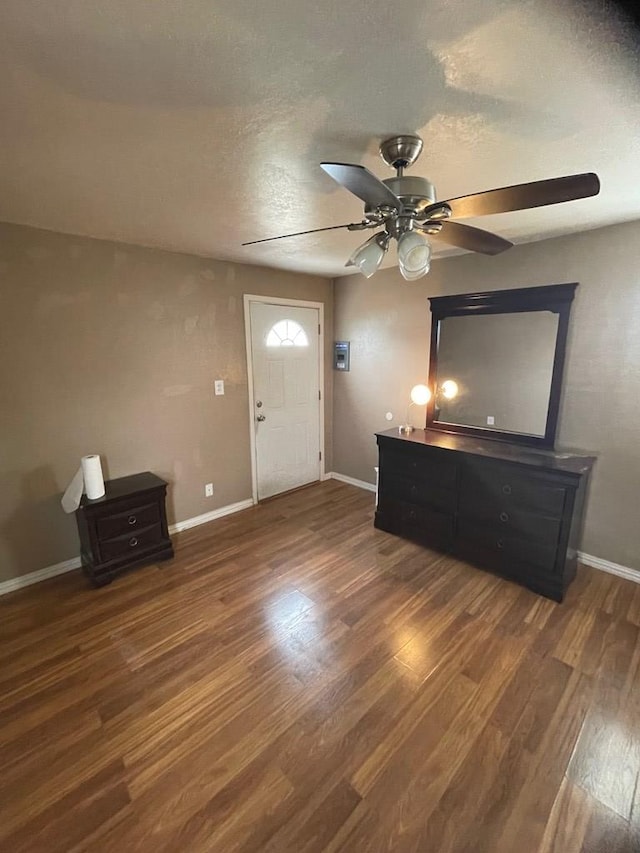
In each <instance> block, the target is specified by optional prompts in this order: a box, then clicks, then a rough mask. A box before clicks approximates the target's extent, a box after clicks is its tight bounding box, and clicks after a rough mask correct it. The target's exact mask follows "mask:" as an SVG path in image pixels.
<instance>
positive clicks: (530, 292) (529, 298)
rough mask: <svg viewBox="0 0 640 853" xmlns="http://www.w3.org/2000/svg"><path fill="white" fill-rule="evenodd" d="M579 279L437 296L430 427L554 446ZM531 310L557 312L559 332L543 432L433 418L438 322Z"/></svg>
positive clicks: (431, 358)
mask: <svg viewBox="0 0 640 853" xmlns="http://www.w3.org/2000/svg"><path fill="white" fill-rule="evenodd" d="M577 286H578V284H577V282H572V283H569V284H550V285H544V286H542V287H523V288H518V289H514V290H490V291H487V292H485V293H463V294H460V295H459V296H436V297H432V298H431V299H429V302H430V303H431V348H430V353H429V387H430V388H431V391H432V392H433V393H432V396H431V400H430V401H429V404H428V406H427V429H433V430H439V431H440V432H449V433H456V434H459V435H473V436H476V437H477V438H489V439H493V440H494V441H509V442H511V443H514V444H527V445H530V446H537V447H544V448H553V446H554V443H555V439H556V429H557V425H558V409H559V407H560V391H561V388H562V373H563V369H564V359H565V351H566V346H567V330H568V328H569V314H570V311H571V303H572V302H573V297H574V295H575V290H576V287H577ZM530 311H551V312H553V313H554V314H557V315H558V333H557V336H556V348H555V355H554V360H553V373H552V377H551V390H550V394H549V405H548V408H547V421H546V428H545V434H544V435H543V436H537V435H525V434H522V433H513V432H503V431H500V430H493V429H485V428H483V427H475V426H464V425H462V424H449V423H444V422H439V421H436V420H434V418H435V400H436V394H435V388H436V384H437V377H438V334H439V324H440V321H441V320H444V319H445V318H446V317H462V316H469V315H474V314H476V315H479V314H515V313H523V312H530Z"/></svg>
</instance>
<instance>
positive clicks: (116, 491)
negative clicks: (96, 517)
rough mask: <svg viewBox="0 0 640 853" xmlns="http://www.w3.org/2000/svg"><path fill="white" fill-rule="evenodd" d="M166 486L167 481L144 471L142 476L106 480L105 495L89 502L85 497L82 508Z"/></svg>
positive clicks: (131, 475) (84, 496)
mask: <svg viewBox="0 0 640 853" xmlns="http://www.w3.org/2000/svg"><path fill="white" fill-rule="evenodd" d="M166 485H167V483H166V480H163V479H162V478H161V477H158V476H157V475H156V474H152V473H151V471H144V472H142V473H141V474H130V475H129V476H128V477H118V478H117V479H116V480H105V483H104V495H103V496H102V497H101V498H96V499H95V500H93V501H92V500H89V498H88V497H87V496H86V495H83V496H82V500H81V501H80V507H81V508H84V507H92V506H100V505H102V504H106V503H109V502H110V501H115V500H120V499H121V498H126V497H129V496H130V495H135V494H137V493H138V492H146V491H149V490H150V489H157V488H160V487H161V486H166Z"/></svg>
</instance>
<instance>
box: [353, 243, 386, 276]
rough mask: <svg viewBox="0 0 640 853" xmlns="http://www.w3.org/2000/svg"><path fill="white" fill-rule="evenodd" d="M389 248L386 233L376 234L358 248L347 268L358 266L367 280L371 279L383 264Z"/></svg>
mask: <svg viewBox="0 0 640 853" xmlns="http://www.w3.org/2000/svg"><path fill="white" fill-rule="evenodd" d="M388 246H389V238H388V236H387V235H386V234H385V233H384V232H382V233H380V234H374V235H373V237H369V239H368V240H367V241H366V242H365V243H363V244H362V245H361V246H358V248H357V249H356V250H355V252H354V253H353V254H352V255H351V257H350V258H349V260H348V261H347V266H348V267H349V266H356V267H358V269H359V270H360V272H361V273H362V275H363V276H364V277H365V278H371V276H372V275H373V274H374V273H375V272H376V271H377V270H378V267H379V266H380V264H381V263H382V259H383V258H384V255H385V252H386V251H387V248H388Z"/></svg>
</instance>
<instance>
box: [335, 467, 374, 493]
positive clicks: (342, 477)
mask: <svg viewBox="0 0 640 853" xmlns="http://www.w3.org/2000/svg"><path fill="white" fill-rule="evenodd" d="M328 479H332V480H340V482H341V483H348V484H349V485H350V486H357V487H358V488H359V489H366V490H367V491H368V492H375V490H376V484H375V483H367V482H366V481H365V480H356V478H355V477H347V475H346V474H337V473H336V472H335V471H331V473H329V474H327V480H328Z"/></svg>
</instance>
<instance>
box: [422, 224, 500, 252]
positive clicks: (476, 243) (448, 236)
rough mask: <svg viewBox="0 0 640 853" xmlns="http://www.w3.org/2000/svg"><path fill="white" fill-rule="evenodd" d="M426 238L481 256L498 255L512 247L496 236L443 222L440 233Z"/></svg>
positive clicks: (469, 226)
mask: <svg viewBox="0 0 640 853" xmlns="http://www.w3.org/2000/svg"><path fill="white" fill-rule="evenodd" d="M427 236H428V238H429V240H441V241H442V242H443V243H449V245H450V246H457V247H458V248H459V249H468V250H469V251H470V252H480V253H481V254H483V255H499V254H500V252H505V251H506V250H507V249H510V248H511V247H512V246H513V243H510V242H509V240H505V239H504V237H498V235H497V234H492V233H491V232H490V231H483V230H482V229H481V228H474V227H473V226H472V225H462V223H460V222H443V223H442V230H441V231H439V232H438V233H437V234H428V235H427Z"/></svg>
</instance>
